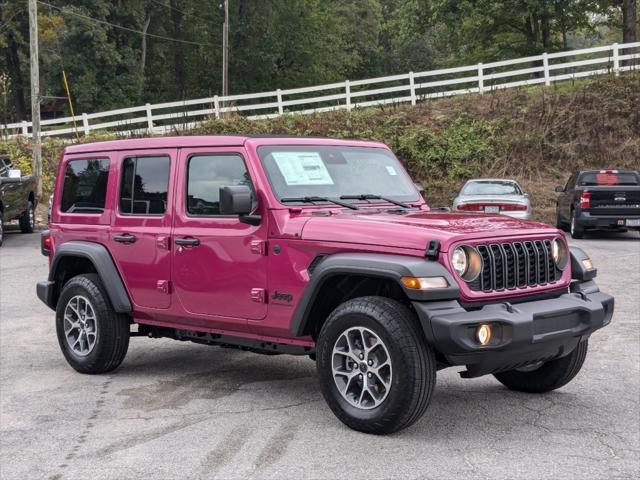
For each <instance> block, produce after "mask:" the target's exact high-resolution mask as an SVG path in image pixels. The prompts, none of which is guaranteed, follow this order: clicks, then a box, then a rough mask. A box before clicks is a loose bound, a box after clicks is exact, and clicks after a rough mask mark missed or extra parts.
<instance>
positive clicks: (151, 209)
mask: <svg viewBox="0 0 640 480" xmlns="http://www.w3.org/2000/svg"><path fill="white" fill-rule="evenodd" d="M168 186H169V157H131V158H125V160H124V162H122V184H121V186H120V212H121V213H124V214H130V215H162V214H163V213H164V212H165V211H166V210H167V189H168Z"/></svg>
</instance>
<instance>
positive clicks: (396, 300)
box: [37, 136, 613, 434]
mask: <svg viewBox="0 0 640 480" xmlns="http://www.w3.org/2000/svg"><path fill="white" fill-rule="evenodd" d="M53 198H54V204H53V207H52V210H51V227H50V230H49V231H46V232H44V233H43V234H42V245H41V247H42V252H43V254H45V255H48V256H49V263H50V271H49V278H48V280H46V281H43V282H40V283H38V285H37V293H38V297H39V298H40V299H41V300H42V301H43V302H45V303H46V304H47V305H48V306H49V307H50V308H52V309H53V310H55V312H56V327H57V335H58V342H59V344H60V347H61V349H62V353H63V354H64V356H65V358H66V360H67V361H68V362H69V364H70V365H71V366H72V367H73V368H74V369H76V370H77V371H79V372H82V373H89V374H97V373H104V372H109V371H112V370H114V369H115V368H116V367H118V366H119V365H120V363H121V362H122V360H123V359H124V357H125V354H126V352H127V347H128V345H129V336H130V328H131V326H132V324H137V333H136V334H137V335H147V336H149V337H156V338H157V337H172V338H176V339H180V340H192V341H194V342H199V343H205V344H209V345H225V346H237V347H240V348H243V349H250V350H253V351H255V352H258V353H269V354H274V353H283V354H293V355H308V356H310V357H311V358H312V359H314V360H315V362H316V365H317V372H318V380H319V384H320V388H321V390H322V394H323V395H324V398H325V399H326V401H327V403H328V405H329V407H330V408H331V410H333V412H334V413H335V415H336V416H337V417H338V418H339V419H340V420H341V421H342V422H344V423H345V424H346V425H348V426H349V427H351V428H353V429H356V430H360V431H362V432H369V433H377V434H384V433H391V432H394V431H397V430H400V429H403V428H405V427H407V426H409V425H411V424H412V423H414V422H415V421H416V420H418V419H419V418H420V417H421V416H422V414H423V413H424V412H425V410H426V409H427V407H428V405H429V401H430V399H431V396H432V393H433V391H434V388H435V384H436V372H437V371H438V370H439V369H442V368H446V367H452V366H464V367H465V369H464V371H463V372H462V373H461V375H462V377H464V378H471V377H478V376H481V375H488V374H491V375H494V376H495V378H496V379H497V380H498V381H500V382H501V383H503V384H504V385H506V386H507V387H509V388H511V389H514V390H519V391H524V392H531V393H540V392H548V391H550V390H554V389H557V388H560V387H562V386H563V385H565V384H566V383H568V382H569V381H571V379H572V378H573V377H575V375H576V374H577V373H578V372H579V370H580V368H581V366H582V364H583V362H584V360H585V356H586V354H587V346H588V340H589V337H590V336H591V334H592V333H593V332H595V331H596V330H598V329H599V328H602V327H603V326H605V325H607V324H608V323H609V322H610V321H611V317H612V315H613V297H611V296H610V295H607V294H606V293H603V292H601V291H600V290H599V289H598V286H597V285H596V283H595V282H594V277H595V276H596V269H595V267H594V265H593V262H592V261H591V260H590V259H589V258H588V256H587V255H586V254H585V253H584V252H583V251H582V250H580V249H577V248H571V249H570V248H569V247H568V246H567V243H566V240H565V237H564V235H563V234H562V232H561V231H560V230H558V229H556V228H552V227H550V226H547V225H543V224H540V223H534V222H529V221H523V220H519V219H516V218H512V217H507V216H502V215H493V214H484V213H455V214H452V213H448V212H443V211H432V210H430V209H429V207H428V206H427V205H426V203H425V201H424V199H423V198H422V196H421V195H420V192H419V191H418V189H417V187H416V185H415V184H414V183H413V182H412V180H411V178H410V177H409V175H408V174H407V173H406V171H405V170H404V168H403V167H402V165H401V164H400V162H399V161H398V160H397V159H396V157H395V156H394V155H393V153H392V152H391V151H390V150H389V148H388V147H386V146H385V145H383V144H381V143H376V142H364V141H351V140H349V141H345V140H332V139H318V138H288V137H286V138H285V137H283V138H275V137H269V138H259V137H255V138H254V137H240V136H238V137H233V136H224V137H211V136H203V137H197V136H193V137H175V138H172V137H165V138H151V139H132V140H119V141H110V142H103V143H93V144H84V145H75V146H69V147H67V148H66V149H65V150H64V153H63V156H62V161H61V163H60V166H59V170H58V176H57V179H56V186H55V192H54V196H53ZM212 385H214V384H213V383H212ZM212 388H215V387H213V386H212Z"/></svg>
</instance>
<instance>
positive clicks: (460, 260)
mask: <svg viewBox="0 0 640 480" xmlns="http://www.w3.org/2000/svg"><path fill="white" fill-rule="evenodd" d="M451 265H452V266H453V269H454V271H455V272H456V273H457V274H458V276H459V277H460V278H462V279H463V280H464V281H465V282H472V281H474V280H475V279H476V278H478V275H480V272H481V271H482V259H481V258H480V254H479V253H478V252H477V250H476V249H475V248H473V247H469V246H467V245H462V246H460V247H456V249H455V250H454V251H453V255H451Z"/></svg>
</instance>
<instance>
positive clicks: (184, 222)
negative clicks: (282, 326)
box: [172, 147, 267, 331]
mask: <svg viewBox="0 0 640 480" xmlns="http://www.w3.org/2000/svg"><path fill="white" fill-rule="evenodd" d="M179 164H180V169H179V174H178V180H177V188H176V191H177V192H179V193H178V195H177V196H176V215H175V219H174V229H173V240H174V244H175V247H174V249H173V282H172V283H173V285H174V287H175V295H176V297H177V300H179V301H180V303H181V305H182V307H183V308H184V309H185V310H186V311H187V312H188V313H189V314H190V322H193V324H200V325H204V326H209V327H212V328H221V329H230V330H236V331H238V330H239V331H244V330H246V329H247V328H248V326H247V319H262V318H264V317H265V316H266V313H267V304H266V301H267V299H266V287H267V257H266V239H267V221H266V216H265V215H263V221H262V223H261V224H260V225H258V226H252V225H247V224H245V223H241V222H240V220H239V218H238V216H237V215H235V216H225V215H221V214H220V209H219V190H220V188H221V187H224V186H233V185H249V186H252V181H251V177H252V175H251V173H250V171H249V170H248V168H247V164H246V162H245V158H244V150H243V149H242V148H239V147H235V148H234V147H215V148H198V149H182V150H181V152H180V162H179ZM257 208H260V207H257ZM185 240H186V241H190V242H192V243H193V244H192V245H180V244H179V243H180V242H181V241H185Z"/></svg>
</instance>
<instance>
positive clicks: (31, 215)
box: [20, 202, 36, 233]
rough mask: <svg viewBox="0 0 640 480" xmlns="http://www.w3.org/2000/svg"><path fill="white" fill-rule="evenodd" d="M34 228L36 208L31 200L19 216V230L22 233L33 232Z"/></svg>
mask: <svg viewBox="0 0 640 480" xmlns="http://www.w3.org/2000/svg"><path fill="white" fill-rule="evenodd" d="M35 228H36V210H35V207H34V206H33V202H29V207H28V208H27V211H26V212H24V213H23V214H22V216H21V217H20V231H21V232H22V233H33V231H34V230H35Z"/></svg>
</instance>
